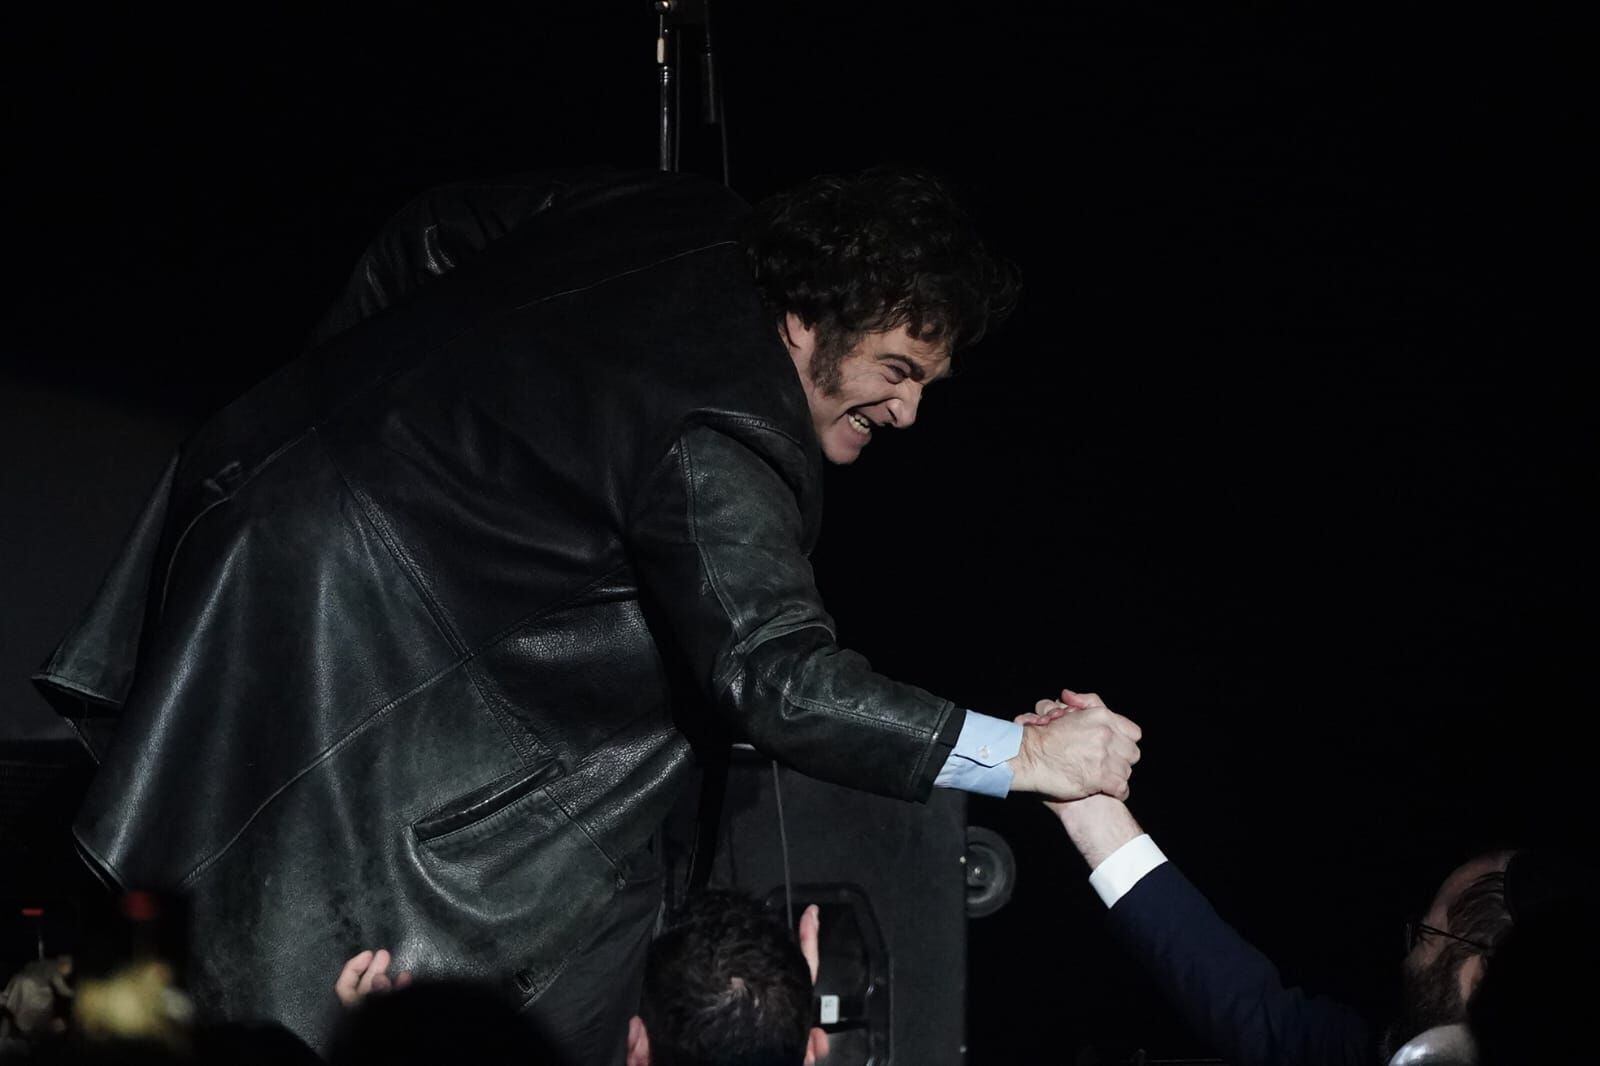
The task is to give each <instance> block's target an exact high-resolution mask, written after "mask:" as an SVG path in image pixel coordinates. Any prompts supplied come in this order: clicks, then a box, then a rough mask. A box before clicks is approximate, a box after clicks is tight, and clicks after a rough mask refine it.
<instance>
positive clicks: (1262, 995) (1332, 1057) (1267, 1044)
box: [1050, 796, 1377, 1066]
mask: <svg viewBox="0 0 1600 1066" xmlns="http://www.w3.org/2000/svg"><path fill="white" fill-rule="evenodd" d="M1050 807H1051V809H1052V810H1053V811H1054V812H1055V813H1056V816H1057V817H1058V818H1059V819H1060V820H1061V824H1062V827H1063V828H1065V829H1066V831H1067V836H1068V837H1070V838H1071V840H1072V843H1073V846H1074V847H1076V848H1077V849H1078V853H1079V854H1080V855H1082V856H1083V858H1084V861H1085V862H1087V863H1088V864H1089V866H1090V868H1091V870H1092V871H1093V872H1092V873H1091V874H1090V877H1089V882H1090V884H1091V885H1092V886H1093V887H1094V889H1095V891H1096V893H1097V894H1099V896H1100V898H1101V899H1102V900H1103V901H1104V902H1105V904H1106V906H1107V907H1109V908H1110V912H1109V916H1108V917H1109V923H1110V927H1111V930H1112V933H1113V934H1114V935H1115V936H1116V938H1117V939H1118V940H1119V941H1120V942H1121V943H1122V945H1123V947H1124V948H1126V949H1127V950H1128V951H1129V952H1131V953H1132V954H1133V955H1134V957H1135V958H1137V959H1138V960H1139V962H1140V963H1141V964H1142V965H1143V966H1144V968H1145V970H1146V972H1148V973H1149V974H1150V975H1151V976H1152V977H1153V978H1154V979H1155V980H1156V982H1157V984H1159V985H1160V986H1161V988H1162V991H1163V992H1165V994H1166V995H1167V998H1168V999H1169V1000H1170V1001H1171V1002H1172V1003H1173V1005H1174V1006H1175V1007H1177V1009H1178V1011H1179V1013H1181V1014H1182V1015H1183V1017H1184V1019H1185V1020H1186V1021H1187V1022H1188V1023H1189V1026H1190V1028H1191V1029H1192V1030H1193V1031H1194V1032H1195V1033H1196V1034H1197V1035H1198V1036H1200V1037H1201V1038H1202V1039H1203V1040H1205V1041H1206V1042H1207V1043H1208V1044H1210V1045H1211V1047H1212V1048H1214V1049H1215V1050H1216V1051H1217V1052H1219V1053H1220V1054H1222V1056H1223V1057H1224V1058H1226V1059H1227V1060H1228V1061H1229V1062H1233V1063H1237V1064H1239V1066H1358V1064H1360V1066H1370V1064H1371V1063H1372V1062H1374V1061H1375V1060H1376V1057H1377V1045H1376V1043H1375V1040H1374V1036H1373V1031H1372V1029H1371V1028H1370V1027H1369V1026H1368V1023H1367V1021H1366V1020H1365V1019H1364V1018H1362V1017H1361V1015H1360V1014H1359V1013H1357V1012H1356V1011H1355V1010H1354V1009H1352V1008H1350V1007H1348V1006H1346V1005H1344V1004H1342V1003H1337V1002H1334V1001H1333V1000H1330V999H1326V998H1324V997H1309V996H1307V995H1306V994H1305V993H1303V992H1301V991H1300V990H1299V989H1295V988H1285V987H1284V986H1283V979H1282V978H1281V977H1280V976H1279V974H1278V970H1277V967H1275V966H1274V965H1273V964H1272V962H1271V960H1270V959H1268V958H1267V957H1266V956H1265V955H1263V954H1261V952H1259V951H1257V950H1256V949H1255V948H1254V947H1252V946H1251V945H1250V944H1249V943H1248V942H1247V941H1246V940H1245V939H1244V938H1243V937H1241V936H1240V935H1239V934H1238V932H1236V931H1235V930H1234V929H1233V927H1231V926H1230V925H1228V924H1227V923H1226V922H1224V921H1223V920H1222V918H1221V917H1219V916H1218V915H1217V913H1216V911H1215V910H1213V909H1212V907H1211V904H1210V903H1209V902H1208V901H1207V900H1206V898H1205V897H1204V896H1203V895H1201V894H1200V892H1199V891H1198V890H1197V889H1196V888H1195V887H1194V886H1193V885H1192V884H1190V883H1189V881H1188V879H1187V878H1185V877H1184V876H1183V874H1182V873H1180V872H1179V870H1178V868H1177V867H1176V866H1174V865H1173V864H1172V863H1170V862H1168V861H1167V858H1166V856H1165V855H1163V854H1162V853H1161V849H1159V848H1158V847H1156V845H1155V843H1154V841H1152V840H1151V839H1150V837H1149V836H1148V835H1146V834H1145V832H1144V830H1143V829H1141V828H1140V826H1139V823H1138V822H1137V821H1135V820H1134V817H1133V815H1132V814H1131V813H1130V812H1129V811H1128V808H1127V806H1126V805H1125V804H1123V803H1122V802H1120V801H1119V800H1115V799H1112V798H1111V797H1109V796H1090V797H1088V798H1087V799H1083V800H1078V801H1076V802H1073V803H1061V804H1050Z"/></svg>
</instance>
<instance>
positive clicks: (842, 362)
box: [782, 314, 950, 463]
mask: <svg viewBox="0 0 1600 1066" xmlns="http://www.w3.org/2000/svg"><path fill="white" fill-rule="evenodd" d="M782 332H783V334H784V340H785V342H786V343H787V344H788V347H789V354H790V356H791V357H792V358H793V359H794V364H795V369H796V370H797V371H799V373H800V384H801V385H802V386H803V387H804V388H805V391H806V403H807V404H809V405H810V407H811V425H812V427H813V428H814V429H815V430H816V431H817V440H819V441H820V442H821V443H822V454H823V455H824V456H825V457H827V459H828V461H829V462H832V463H853V462H855V461H856V459H857V457H859V456H860V455H861V449H862V448H865V447H866V446H867V445H868V444H869V443H870V442H871V441H872V435H873V433H875V432H877V431H878V430H881V429H888V428H894V429H906V428H908V427H909V426H910V425H911V424H912V423H913V422H915V421H916V420H917V407H918V405H919V404H921V402H922V390H923V389H925V388H926V387H927V386H929V385H931V384H932V383H933V382H935V381H937V380H939V379H940V378H943V377H947V376H948V375H949V373H950V353H949V351H948V350H947V349H946V347H945V345H944V343H943V342H942V341H941V342H929V341H919V340H917V339H915V338H914V337H912V336H911V334H910V332H909V330H908V329H907V327H905V326H899V327H896V328H895V329H891V330H885V331H883V332H881V333H865V334H862V335H861V337H860V338H859V339H858V340H857V341H856V343H855V345H854V346H853V347H852V348H851V349H850V351H849V352H848V353H846V354H844V355H843V357H842V358H840V359H838V360H837V361H835V360H834V359H832V358H830V357H829V354H828V353H827V352H820V353H819V352H818V350H817V334H816V331H815V330H814V329H812V328H810V327H807V326H805V325H803V324H802V323H801V322H800V320H799V318H797V317H796V316H794V315H792V314H791V315H789V316H788V318H787V319H786V321H785V323H784V329H783V330H782Z"/></svg>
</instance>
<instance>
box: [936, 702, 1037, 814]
mask: <svg viewBox="0 0 1600 1066" xmlns="http://www.w3.org/2000/svg"><path fill="white" fill-rule="evenodd" d="M1021 750H1022V726H1020V725H1017V723H1015V722H1008V721H1006V720H1005V719H1003V718H991V717H989V716H988V715H986V714H979V713H978V712H976V711H968V712H967V719H966V721H965V722H963V723H962V725H961V735H960V736H959V737H957V738H956V746H955V748H954V749H952V750H951V752H950V758H948V759H946V760H945V763H944V769H942V770H940V771H939V776H938V777H936V778H934V779H933V783H934V784H935V785H936V786H938V787H939V788H959V789H960V790H961V791H963V792H976V793H977V794H978V795H980V796H994V797H996V798H999V797H1003V796H1004V795H1005V794H1006V793H1008V792H1010V791H1011V767H1010V765H1009V764H1008V763H1007V760H1008V759H1012V758H1015V757H1016V754H1017V752H1019V751H1021Z"/></svg>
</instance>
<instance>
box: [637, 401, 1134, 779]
mask: <svg viewBox="0 0 1600 1066" xmlns="http://www.w3.org/2000/svg"><path fill="white" fill-rule="evenodd" d="M798 447H799V446H798V445H796V444H793V443H792V442H787V441H786V440H785V439H783V438H781V437H780V436H779V435H777V434H770V433H769V434H764V433H763V431H760V430H751V429H748V427H747V428H746V429H745V430H744V431H743V432H742V433H741V434H740V436H739V437H735V436H734V435H733V434H731V433H728V432H724V431H722V430H719V429H716V428H713V427H710V426H697V427H693V428H690V429H689V430H687V431H686V432H685V433H684V434H683V436H682V437H680V438H679V439H678V441H677V442H676V443H675V444H674V445H673V447H672V448H671V449H670V450H669V451H668V453H667V454H666V455H665V456H664V457H663V459H662V460H661V462H660V463H659V464H658V465H657V467H656V469H655V470H654V471H653V472H652V475H651V476H650V478H649V480H648V483H647V484H646V485H645V486H644V487H643V489H642V490H641V492H640V494H639V501H638V504H637V506H636V508H635V512H634V518H633V520H632V522H631V524H630V530H629V543H630V547H631V549H632V552H633V557H634V563H635V566H636V569H637V573H638V577H639V582H640V585H641V586H642V588H643V589H644V591H645V593H646V594H647V595H648V596H649V598H650V600H651V602H652V603H653V604H655V606H656V607H657V608H658V609H659V611H660V612H661V614H662V615H663V616H664V617H665V620H666V621H667V623H668V625H669V626H670V628H671V629H672V630H673V632H674V635H675V636H676V637H677V638H678V642H679V645H680V646H681V647H682V649H683V651H684V652H685V654H686V655H687V658H688V660H689V664H690V668H691V670H692V671H693V674H694V676H695V678H696V679H697V681H698V682H699V684H700V686H701V689H702V691H703V692H705V693H706V695H707V698H708V700H709V701H710V703H711V705H712V706H713V707H714V708H715V709H716V710H717V711H718V712H719V713H720V714H721V715H722V716H723V718H724V720H726V721H727V722H728V723H729V725H730V726H731V727H732V728H733V729H734V730H735V731H736V732H738V733H739V734H740V735H742V736H743V737H744V738H745V739H748V740H749V741H750V742H751V743H752V744H753V745H755V747H756V748H757V749H758V750H761V751H763V752H766V753H767V754H769V755H772V756H774V757H775V758H779V759H781V760H783V761H784V762H786V763H788V764H789V765H791V766H793V767H795V768H796V769H798V770H800V771H802V772H803V773H807V774H809V775H811V776H813V777H818V778H822V779H824V780H830V781H835V782H838V783H840V784H845V785H849V786H851V787H855V788H862V789H867V790H869V791H874V792H880V793H884V794H888V795H895V796H900V797H902V798H908V799H923V798H926V796H927V794H928V791H929V790H930V789H931V788H932V787H933V784H934V781H935V778H936V777H938V776H939V775H940V773H941V771H943V770H944V768H945V765H946V763H947V761H948V760H949V759H950V756H951V752H952V751H953V750H954V748H955V746H956V741H957V738H958V737H959V735H960V734H961V732H962V729H963V727H964V725H965V724H966V722H967V716H966V714H965V712H963V711H962V710H960V709H958V708H956V707H955V706H953V705H952V704H951V703H950V702H949V701H948V700H943V699H940V698H939V697H937V696H934V695H932V694H931V693H928V692H925V691H923V690H922V689H919V688H917V687H915V686H913V685H907V684H903V683H901V682H898V681H894V680H892V679H890V678H887V677H884V676H883V675H881V674H878V673H876V672H874V671H873V670H872V668H871V666H870V665H869V664H868V663H867V661H866V660H865V659H864V658H862V657H861V656H860V655H857V654H855V653H854V652H851V651H848V650H847V649H845V648H842V647H841V646H840V645H839V643H838V641H837V639H836V636H835V632H834V626H833V620H832V619H831V618H830V617H829V616H828V614H827V612H826V611H825V610H824V609H823V606H822V601H821V597H820V596H819V594H818V593H817V589H816V584H815V581H814V580H813V577H812V573H811V566H810V563H809V562H808V561H807V559H806V557H805V552H804V549H803V547H802V540H803V530H802V519H801V514H800V510H799V507H798V505H797V503H796V501H795V495H794V489H793V488H791V487H790V485H789V484H788V483H787V482H786V481H785V480H784V474H783V472H782V471H783V470H784V469H786V468H791V467H793V466H794V465H796V464H795V463H794V462H793V461H787V462H786V461H785V458H784V456H783V455H782V452H783V450H784V449H785V448H798ZM790 458H791V460H792V457H790ZM1137 740H1138V727H1137V726H1136V725H1134V724H1133V723H1132V722H1129V721H1128V720H1127V719H1125V718H1122V717H1121V716H1120V715H1116V714H1114V713H1112V712H1111V711H1109V710H1106V709H1105V708H1097V709H1094V710H1091V711H1086V712H1084V713H1082V714H1078V715H1073V716H1071V718H1070V719H1068V718H1063V719H1061V720H1060V721H1056V722H1052V723H1050V725H1049V726H1048V727H1045V728H1040V729H1037V730H1029V731H1027V734H1026V735H1025V737H1024V740H1023V743H1022V746H1021V749H1020V751H1019V753H1018V757H1017V759H1016V760H1015V761H1014V762H1013V763H1012V769H1013V774H1014V780H1013V782H1012V788H1014V789H1017V790H1023V789H1025V790H1028V791H1033V792H1038V793H1041V794H1043V795H1046V796H1052V797H1057V798H1070V797H1076V796H1083V795H1089V794H1092V793H1095V792H1100V791H1109V792H1111V793H1113V794H1125V793H1126V789H1127V778H1128V775H1129V774H1130V773H1131V772H1132V764H1133V761H1135V760H1136V759H1137V758H1138V748H1137Z"/></svg>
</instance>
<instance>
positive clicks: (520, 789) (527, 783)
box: [411, 760, 561, 844]
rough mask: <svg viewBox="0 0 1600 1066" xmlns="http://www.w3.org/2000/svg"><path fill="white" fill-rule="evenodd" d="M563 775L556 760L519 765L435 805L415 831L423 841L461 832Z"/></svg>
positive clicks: (412, 827) (416, 825)
mask: <svg viewBox="0 0 1600 1066" xmlns="http://www.w3.org/2000/svg"><path fill="white" fill-rule="evenodd" d="M560 776H561V766H560V764H559V763H557V762H555V761H554V760H552V761H550V762H547V763H542V764H540V765H539V766H536V767H534V768H533V769H531V770H530V769H528V768H527V767H519V768H517V769H516V770H513V771H512V772H511V773H509V774H504V775H502V776H500V777H497V778H495V779H494V780H493V781H490V782H489V783H488V784H487V785H482V786H480V787H478V788H475V789H473V790H472V791H471V792H468V793H467V794H466V795H464V796H460V797H457V798H456V799H453V800H451V801H450V802H449V803H446V804H443V805H442V806H439V807H436V808H434V809H433V810H432V811H429V812H428V813H427V814H425V815H423V816H422V817H421V818H419V819H417V820H416V821H415V822H413V823H412V825H411V831H412V832H413V833H414V834H416V838H417V843H419V844H425V843H427V842H429V841H432V840H438V839H440V838H441V837H446V836H449V835H450V834H452V833H457V832H460V831H461V830H463V829H468V828H470V827H472V826H474V825H477V824H478V823H480V822H483V821H485V820H486V819H489V818H493V817H494V816H495V815H497V814H499V813H500V812H501V811H503V810H505V809H506V808H507V807H509V806H511V805H512V804H513V803H516V802H517V801H518V800H520V799H522V798H523V797H524V796H526V795H527V794H528V793H530V792H533V791H534V790H535V789H539V788H543V787H544V786H545V785H547V784H549V783H550V782H551V781H554V780H555V779H556V778H558V777H560Z"/></svg>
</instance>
